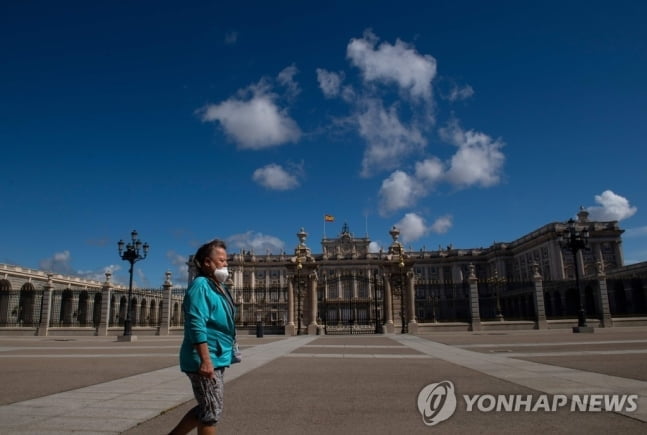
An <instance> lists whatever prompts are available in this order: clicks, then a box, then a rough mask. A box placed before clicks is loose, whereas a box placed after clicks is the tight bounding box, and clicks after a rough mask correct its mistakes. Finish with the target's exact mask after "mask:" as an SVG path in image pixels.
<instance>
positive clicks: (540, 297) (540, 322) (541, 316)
mask: <svg viewBox="0 0 647 435" xmlns="http://www.w3.org/2000/svg"><path fill="white" fill-rule="evenodd" d="M532 270H533V275H532V279H533V282H534V283H535V322H536V323H535V328H536V329H547V328H548V322H547V321H546V306H545V304H544V279H543V278H542V276H541V274H540V273H539V265H538V264H537V263H533V265H532Z"/></svg>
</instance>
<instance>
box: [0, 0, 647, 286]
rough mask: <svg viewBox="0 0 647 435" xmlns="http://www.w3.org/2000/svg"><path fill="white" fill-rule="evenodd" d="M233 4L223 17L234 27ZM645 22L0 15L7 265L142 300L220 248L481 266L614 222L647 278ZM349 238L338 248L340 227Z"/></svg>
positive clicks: (21, 10)
mask: <svg viewBox="0 0 647 435" xmlns="http://www.w3.org/2000/svg"><path fill="white" fill-rule="evenodd" d="M224 3H227V4H226V5H225V4H224ZM645 16H647V4H645V3H644V2H637V1H631V2H627V1H615V2H598V1H586V2H585V1H559V2H556V1H546V2H518V1H514V2H512V1H510V2H508V1H493V2H479V1H451V2H450V1H419V2H418V1H398V2H385V1H344V2H334V1H331V2H305V1H282V2H260V1H259V2H253V1H238V2H215V1H212V2H209V1H191V2H169V1H129V2H117V1H92V2H87V1H65V0H63V1H58V2H51V1H5V2H2V4H1V5H0V53H1V56H2V68H0V144H1V149H2V170H1V171H0V182H1V183H0V211H1V213H2V221H1V222H2V228H3V235H2V238H1V239H0V262H2V263H8V264H14V265H20V266H23V267H30V268H42V269H45V270H51V271H54V272H57V273H66V274H75V275H81V276H84V277H87V278H92V279H99V280H103V276H104V275H103V274H104V272H105V271H106V270H112V271H113V274H114V276H115V278H116V280H117V281H118V282H121V283H126V282H127V270H128V267H127V266H128V264H127V263H126V262H123V261H121V260H120V258H119V257H118V254H117V242H118V241H119V239H122V238H123V239H125V240H127V238H128V237H129V235H130V232H131V231H132V230H133V229H136V230H137V231H138V232H139V234H140V236H141V239H142V240H143V241H146V242H148V243H149V244H150V246H151V250H150V253H149V257H148V258H147V259H146V260H144V261H141V262H139V263H137V265H136V276H135V281H136V284H137V285H141V286H148V287H157V286H159V285H161V284H162V282H163V279H164V272H165V271H167V270H170V271H171V272H172V273H173V280H174V282H176V283H177V284H183V283H184V282H185V280H186V275H185V274H186V271H185V270H184V269H183V264H184V262H186V259H187V258H188V256H189V255H190V254H192V253H193V252H195V250H196V249H197V247H198V246H199V245H200V244H201V243H203V242H205V241H207V240H209V239H211V238H214V237H220V238H223V239H225V240H227V241H228V242H229V248H230V249H229V251H230V252H233V251H240V250H241V249H244V250H254V251H255V252H256V253H259V254H264V253H266V252H267V251H268V250H270V251H271V252H273V253H278V252H281V251H283V250H285V251H286V252H288V253H290V252H292V251H293V249H294V247H295V246H296V244H297V242H298V241H297V238H296V236H295V234H296V233H297V231H298V230H299V228H301V227H304V228H305V230H306V231H307V232H308V233H309V237H308V239H307V241H306V243H307V244H308V246H310V247H311V249H312V250H313V251H314V252H321V245H320V241H321V238H322V236H323V232H324V229H325V231H326V236H328V237H331V236H336V235H337V234H338V233H339V232H340V229H341V226H342V225H343V223H345V222H346V223H348V225H349V226H350V229H351V232H353V233H354V234H355V235H356V236H360V237H363V236H366V234H367V233H368V236H369V237H370V238H371V239H372V240H373V242H374V245H373V246H374V248H375V249H379V247H380V246H384V247H385V246H388V244H389V243H390V237H389V234H388V231H389V229H390V228H391V226H393V225H397V226H398V227H399V228H400V229H401V231H402V236H401V239H402V240H403V241H404V243H405V245H406V246H407V247H409V246H410V247H411V248H412V249H415V250H418V249H421V248H425V249H430V250H431V249H437V248H438V246H446V245H449V244H452V245H453V246H454V247H458V248H478V247H487V246H489V245H490V244H491V243H492V242H494V241H497V242H499V241H512V240H515V239H517V238H519V237H521V236H523V235H525V234H527V233H528V232H531V231H533V230H535V229H537V228H538V227H540V226H542V225H545V224H547V223H550V222H555V221H565V220H567V219H569V218H570V217H573V216H574V215H575V213H576V212H577V210H578V209H579V207H580V206H583V207H585V208H587V209H589V210H590V212H591V217H592V218H597V219H600V220H615V219H617V220H619V221H620V226H621V228H623V229H625V230H626V232H625V234H624V236H623V248H624V256H625V262H626V263H634V262H639V261H645V260H647V247H646V242H647V195H645V187H647V170H646V166H645V165H646V163H645V162H646V161H647V150H646V147H645V137H647V122H646V118H647V83H646V81H645V77H647V27H646V26H645V25H644V22H643V21H644V17H645ZM324 214H331V215H333V216H335V219H336V221H335V222H334V223H328V224H326V225H325V227H324V221H323V215H324Z"/></svg>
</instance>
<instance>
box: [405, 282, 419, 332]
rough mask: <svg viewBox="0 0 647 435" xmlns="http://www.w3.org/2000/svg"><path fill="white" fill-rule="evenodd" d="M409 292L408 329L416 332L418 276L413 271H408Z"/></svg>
mask: <svg viewBox="0 0 647 435" xmlns="http://www.w3.org/2000/svg"><path fill="white" fill-rule="evenodd" d="M407 292H408V299H407V303H408V307H407V314H409V315H408V319H407V322H408V325H407V330H408V331H409V334H416V333H417V332H418V323H417V322H416V276H415V274H414V273H413V272H412V271H409V272H408V273H407Z"/></svg>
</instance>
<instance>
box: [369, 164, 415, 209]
mask: <svg viewBox="0 0 647 435" xmlns="http://www.w3.org/2000/svg"><path fill="white" fill-rule="evenodd" d="M421 193H422V192H421V191H420V190H419V185H418V184H417V182H416V180H415V179H414V178H413V177H411V176H409V175H408V174H406V173H405V172H403V171H395V172H393V173H392V174H391V175H390V176H389V178H387V179H386V180H384V181H382V187H381V188H380V192H379V196H380V214H382V215H385V214H388V213H389V212H391V211H394V210H398V209H401V208H405V207H410V206H411V205H413V204H414V202H415V201H416V199H417V198H418V197H419V196H420V194H421Z"/></svg>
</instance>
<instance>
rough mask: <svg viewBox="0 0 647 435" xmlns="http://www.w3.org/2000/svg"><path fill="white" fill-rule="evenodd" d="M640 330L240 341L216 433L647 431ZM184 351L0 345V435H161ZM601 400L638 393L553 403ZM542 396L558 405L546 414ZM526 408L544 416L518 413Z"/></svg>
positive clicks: (144, 342) (74, 340)
mask: <svg viewBox="0 0 647 435" xmlns="http://www.w3.org/2000/svg"><path fill="white" fill-rule="evenodd" d="M646 332H647V328H611V329H596V332H595V333H594V334H573V333H571V332H570V330H548V331H506V332H498V333H486V332H482V333H462V332H461V333H440V332H438V333H430V334H426V335H420V336H413V335H399V334H397V335H376V336H299V337H291V338H285V337H271V336H266V337H265V338H256V337H252V336H241V337H240V340H241V345H242V348H243V357H244V361H243V362H242V363H241V364H237V365H234V366H232V367H231V368H229V369H227V370H226V372H225V382H226V387H225V390H226V391H225V412H224V415H223V420H222V421H221V422H220V423H219V428H218V433H219V434H223V433H232V434H258V433H266V434H274V433H280V434H303V433H309V434H319V433H321V434H323V433H329V432H331V431H333V432H336V431H339V432H343V433H360V434H361V433H367V434H368V433H370V434H382V433H383V434H402V433H414V434H415V433H421V434H423V433H429V432H431V431H434V430H439V431H442V432H444V433H464V432H467V431H470V432H475V433H492V432H498V433H543V432H546V431H552V432H554V433H607V432H609V430H610V428H612V430H613V431H615V432H618V433H623V434H624V433H636V434H637V433H645V432H647V374H646V373H645V370H644V367H646V366H647V334H646ZM179 343H180V337H139V340H138V341H136V342H132V343H123V342H121V343H119V342H116V340H115V338H114V337H112V338H111V337H71V338H70V337H68V338H61V337H23V338H8V337H0V385H2V394H1V395H0V404H2V406H0V434H25V433H30V434H39V433H42V434H70V433H75V434H77V433H78V434H120V433H123V434H128V435H137V434H163V433H167V432H168V431H169V430H170V428H171V427H172V426H173V425H174V424H175V423H176V422H177V421H178V420H179V419H180V418H181V416H182V415H183V414H184V412H186V410H188V409H190V408H191V407H192V406H193V401H192V393H191V390H190V386H189V382H188V380H187V378H186V377H185V376H184V375H183V374H181V373H180V372H179V368H178V367H177V349H178V346H179ZM441 381H451V382H452V383H453V385H454V387H455V389H456V399H457V406H456V410H455V412H454V413H453V415H451V416H450V417H448V418H447V420H445V421H442V422H439V423H437V425H435V426H427V425H425V424H424V423H423V420H422V416H421V414H420V412H419V410H418V395H419V393H420V391H421V390H422V389H423V388H424V387H425V386H427V385H429V384H432V383H438V382H441ZM595 394H601V395H605V396H604V397H606V398H609V397H612V396H611V395H613V394H619V395H636V396H635V397H636V402H635V403H636V407H637V409H635V410H633V411H632V410H631V407H630V406H620V407H618V410H617V412H610V411H597V412H587V411H582V410H579V409H574V410H571V408H570V402H569V404H566V405H561V402H556V401H555V400H556V399H557V398H559V399H561V398H562V397H564V400H566V399H568V400H569V401H570V400H573V397H576V398H577V399H578V400H581V399H582V398H584V397H586V398H587V400H588V398H589V397H593V396H591V395H595ZM477 395H480V396H477ZM544 395H548V396H544ZM466 396H467V397H466ZM486 396H487V397H486ZM542 396H543V398H544V399H546V400H548V403H549V404H550V403H553V404H554V403H559V405H560V406H557V407H556V408H555V410H551V409H550V407H548V408H546V406H543V405H545V403H543V404H542V403H541V400H542ZM478 397H481V398H482V399H485V400H484V401H482V402H481V409H480V410H479V408H478V407H477V406H478V403H479V402H478V400H477V398H478ZM497 397H503V398H511V397H512V398H522V401H521V402H519V403H517V406H520V408H519V409H518V410H517V411H514V410H508V411H506V410H505V406H504V405H501V406H503V410H499V411H497V410H496V409H494V410H489V409H488V408H487V407H488V406H489V405H490V403H491V402H489V401H488V400H490V399H492V400H494V399H495V398H497ZM604 397H603V398H602V399H599V400H601V402H600V403H603V401H604V400H607V399H605V398H604ZM618 397H620V398H621V397H622V396H618ZM625 397H626V396H625ZM467 400H470V401H472V404H473V408H474V409H472V410H469V409H468V403H467ZM516 400H518V399H516ZM523 400H526V402H523ZM619 400H620V399H619ZM528 401H530V402H531V405H532V406H534V405H537V404H538V403H539V405H542V406H538V408H537V409H538V410H537V411H536V412H532V410H530V409H529V410H526V408H525V406H526V405H524V403H527V402H528ZM623 403H625V402H623ZM626 403H627V404H628V402H626ZM519 404H520V405H519Z"/></svg>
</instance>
